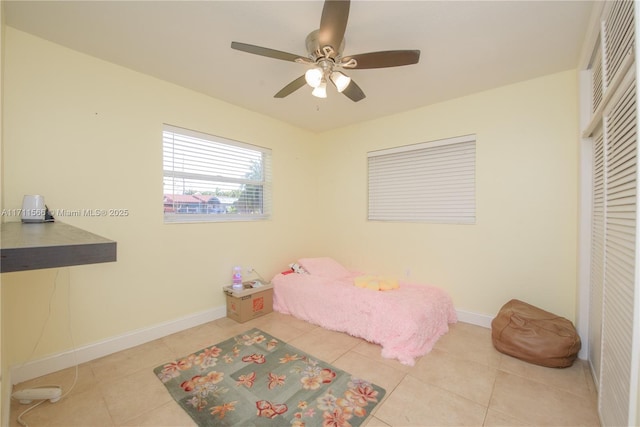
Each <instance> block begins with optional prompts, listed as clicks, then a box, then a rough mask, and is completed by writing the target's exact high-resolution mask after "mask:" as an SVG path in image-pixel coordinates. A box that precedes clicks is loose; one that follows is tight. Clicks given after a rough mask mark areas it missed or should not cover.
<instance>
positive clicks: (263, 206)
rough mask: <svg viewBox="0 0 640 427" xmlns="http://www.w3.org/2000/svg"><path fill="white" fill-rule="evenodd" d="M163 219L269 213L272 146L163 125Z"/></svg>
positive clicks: (234, 218) (243, 218)
mask: <svg viewBox="0 0 640 427" xmlns="http://www.w3.org/2000/svg"><path fill="white" fill-rule="evenodd" d="M162 153H163V155H162V157H163V159H162V164H163V188H164V221H165V222H195V221H253V220H261V219H268V218H269V216H270V214H271V150H269V149H267V148H262V147H257V146H254V145H250V144H245V143H242V142H238V141H232V140H229V139H225V138H221V137H218V136H213V135H207V134H204V133H200V132H195V131H191V130H187V129H181V128H177V127H174V126H169V125H164V127H163V132H162Z"/></svg>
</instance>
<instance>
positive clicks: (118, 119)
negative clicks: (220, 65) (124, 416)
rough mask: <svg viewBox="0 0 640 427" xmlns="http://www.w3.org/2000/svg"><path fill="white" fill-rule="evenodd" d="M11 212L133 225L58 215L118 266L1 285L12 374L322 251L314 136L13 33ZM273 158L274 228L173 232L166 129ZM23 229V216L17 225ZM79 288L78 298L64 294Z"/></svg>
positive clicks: (185, 227) (191, 308)
mask: <svg viewBox="0 0 640 427" xmlns="http://www.w3.org/2000/svg"><path fill="white" fill-rule="evenodd" d="M6 38H7V39H6V64H5V65H6V67H5V68H6V74H5V93H4V102H5V106H6V108H5V115H4V123H5V130H4V131H5V140H4V155H5V158H6V159H9V160H8V161H5V164H4V171H3V175H4V181H5V192H4V201H5V206H6V207H7V208H19V207H20V206H21V204H22V196H23V195H24V194H42V195H44V196H45V202H46V203H47V205H48V206H49V207H50V208H51V209H67V210H74V209H89V208H94V209H96V208H106V209H108V208H123V209H128V210H129V212H130V215H129V216H128V217H126V218H115V217H114V218H91V217H63V218H61V217H58V218H57V219H58V220H61V221H65V222H67V223H69V224H72V225H76V226H79V227H81V228H84V229H86V230H88V231H90V232H93V233H96V234H99V235H102V236H104V237H107V238H110V239H113V240H116V241H117V242H118V261H117V262H115V263H107V264H97V265H90V266H78V267H71V268H66V269H60V270H41V271H34V272H20V273H6V274H3V275H2V276H3V277H2V279H3V280H2V294H3V298H2V303H3V317H4V320H5V321H6V322H7V323H8V324H12V325H16V324H18V322H20V324H21V326H20V328H15V327H12V328H10V329H9V330H7V331H5V332H6V337H5V345H4V346H3V352H4V354H3V358H4V357H6V358H7V362H8V363H9V364H10V365H14V364H16V363H20V362H23V361H24V360H25V359H26V358H28V357H29V356H30V354H31V352H32V349H33V346H34V344H35V343H36V342H37V338H38V335H39V333H40V329H41V328H42V324H43V322H44V320H45V318H46V315H47V311H48V301H49V298H50V295H51V294H52V293H53V290H54V286H55V287H57V289H56V293H55V295H54V297H53V298H54V305H53V310H52V318H51V320H50V326H49V327H48V330H47V332H46V333H45V334H44V336H43V340H42V343H41V344H40V346H39V348H38V349H37V351H36V353H35V354H34V358H36V359H37V358H40V357H43V356H44V355H49V354H55V353H58V352H61V351H64V350H67V349H69V348H70V339H69V332H68V328H67V327H66V325H67V311H66V302H67V294H69V297H68V298H69V300H70V302H71V318H72V332H73V338H74V340H75V343H76V345H77V346H82V345H88V344H91V343H94V342H98V341H101V340H104V339H106V338H109V337H113V336H119V335H121V334H124V333H126V332H128V331H133V330H136V329H139V328H143V327H148V326H151V325H156V324H159V323H162V322H167V321H171V320H173V319H177V318H181V317H183V316H186V315H189V314H193V313H198V312H202V311H205V310H208V309H211V308H213V307H220V306H224V298H223V296H224V295H223V293H222V289H221V288H222V286H223V285H225V284H227V283H228V280H229V278H230V276H231V272H232V268H233V266H234V265H237V264H240V265H245V266H249V265H250V266H252V267H254V268H255V269H256V270H257V271H259V272H260V273H261V274H262V275H263V276H265V277H271V276H273V275H274V274H275V273H276V272H279V271H281V270H282V269H283V268H285V267H286V265H287V264H288V263H289V262H291V260H294V259H296V257H297V256H298V255H299V254H301V253H305V252H308V251H309V250H310V249H311V248H312V247H313V246H312V245H313V242H315V241H316V240H317V239H316V238H315V237H316V236H315V233H316V231H317V229H316V228H315V227H309V222H308V220H309V218H310V217H313V215H314V212H315V211H316V209H315V205H316V200H317V197H316V191H317V181H316V179H315V178H314V174H313V171H314V170H315V169H316V167H317V163H316V158H317V156H316V154H315V150H316V148H315V147H316V146H317V144H316V143H315V142H316V138H317V135H315V134H313V133H309V132H306V131H302V130H300V129H297V128H294V127H292V126H289V125H286V124H284V123H282V122H279V121H276V120H273V119H270V118H268V117H265V116H262V115H259V114H255V113H252V112H249V111H247V110H243V109H241V108H238V107H235V106H233V105H229V104H226V103H224V102H221V101H218V100H215V99H212V98H209V97H206V96H203V95H201V94H198V93H195V92H192V91H189V90H186V89H184V88H181V87H178V86H175V85H172V84H168V83H166V82H163V81H160V80H157V79H154V78H151V77H149V76H146V75H142V74H139V73H135V72H132V71H131V70H128V69H125V68H122V67H118V66H115V65H113V64H110V63H107V62H104V61H100V60H97V59H95V58H92V57H89V56H86V55H83V54H80V53H78V52H74V51H72V50H69V49H66V48H63V47H60V46H58V45H55V44H52V43H49V42H47V41H44V40H42V39H39V38H36V37H34V36H31V35H29V34H26V33H23V32H20V31H17V30H15V29H13V28H11V27H8V28H7V31H6ZM163 123H169V124H173V125H176V126H181V127H185V128H190V129H196V130H198V131H202V132H207V133H211V134H214V135H219V136H223V137H226V138H231V139H235V140H239V141H244V142H247V143H254V144H257V145H261V146H265V147H269V148H272V149H273V166H274V174H273V175H274V177H273V179H274V181H275V182H277V185H275V186H274V205H275V207H274V215H273V219H272V220H270V221H264V222H252V223H216V224H211V223H209V224H166V225H165V224H164V223H163V214H162V142H161V141H162V134H161V132H162V124H163ZM13 220H19V218H13ZM69 286H70V289H69Z"/></svg>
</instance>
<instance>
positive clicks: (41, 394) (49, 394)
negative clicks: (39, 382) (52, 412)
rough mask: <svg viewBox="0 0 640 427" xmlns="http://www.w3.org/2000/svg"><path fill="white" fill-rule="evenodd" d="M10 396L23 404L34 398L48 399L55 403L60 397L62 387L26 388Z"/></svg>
mask: <svg viewBox="0 0 640 427" xmlns="http://www.w3.org/2000/svg"><path fill="white" fill-rule="evenodd" d="M11 397H13V398H14V399H17V400H19V401H20V403H22V404H23V405H28V404H29V403H31V402H33V401H34V400H49V402H51V403H55V402H57V401H58V400H60V397H62V389H61V388H59V387H43V388H28V389H25V390H20V391H16V392H14V393H13V394H12V395H11Z"/></svg>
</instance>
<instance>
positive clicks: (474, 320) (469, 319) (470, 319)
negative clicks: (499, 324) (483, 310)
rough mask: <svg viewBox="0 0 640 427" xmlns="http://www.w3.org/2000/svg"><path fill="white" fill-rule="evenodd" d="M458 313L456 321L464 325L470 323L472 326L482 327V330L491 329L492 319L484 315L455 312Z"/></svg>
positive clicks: (461, 311)
mask: <svg viewBox="0 0 640 427" xmlns="http://www.w3.org/2000/svg"><path fill="white" fill-rule="evenodd" d="M456 313H458V321H459V322H464V323H471V324H472V325H477V326H482V327H484V328H489V329H491V321H492V320H493V317H491V316H487V315H486V314H478V313H471V312H469V311H463V310H456Z"/></svg>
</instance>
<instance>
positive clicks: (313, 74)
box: [304, 67, 324, 88]
mask: <svg viewBox="0 0 640 427" xmlns="http://www.w3.org/2000/svg"><path fill="white" fill-rule="evenodd" d="M322 77H324V73H323V71H322V69H321V68H317V67H316V68H310V69H308V70H307V72H306V73H304V79H305V80H306V81H307V84H308V85H309V86H311V87H313V88H317V87H318V86H320V84H321V83H322Z"/></svg>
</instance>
